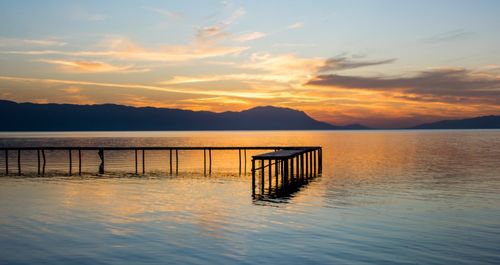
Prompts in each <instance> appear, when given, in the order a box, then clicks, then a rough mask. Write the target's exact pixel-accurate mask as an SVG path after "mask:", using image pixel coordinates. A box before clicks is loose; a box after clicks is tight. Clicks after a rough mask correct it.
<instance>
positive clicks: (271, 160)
mask: <svg viewBox="0 0 500 265" xmlns="http://www.w3.org/2000/svg"><path fill="white" fill-rule="evenodd" d="M322 160H323V149H322V148H321V147H296V148H288V149H281V150H277V151H274V152H270V153H264V154H260V155H255V156H253V157H252V196H253V197H254V198H255V197H262V196H264V195H267V196H270V197H273V196H274V197H281V196H282V195H289V194H290V193H292V192H293V191H294V190H298V189H299V188H300V187H301V186H303V185H305V184H307V183H308V182H309V180H311V179H312V178H315V177H317V176H318V175H321V173H322V171H323V168H322V165H323V162H322ZM257 163H259V165H258V166H257V165H256V164H257ZM266 171H267V178H268V180H267V185H266ZM259 173H260V174H259ZM257 174H259V175H260V190H259V189H258V188H257V185H256V182H257V176H256V175H257ZM273 179H274V183H273ZM266 186H268V187H266Z"/></svg>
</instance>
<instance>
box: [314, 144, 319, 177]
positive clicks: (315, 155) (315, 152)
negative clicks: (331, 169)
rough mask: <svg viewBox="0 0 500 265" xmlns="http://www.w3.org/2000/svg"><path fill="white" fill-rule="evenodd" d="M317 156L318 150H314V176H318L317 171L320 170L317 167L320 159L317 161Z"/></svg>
mask: <svg viewBox="0 0 500 265" xmlns="http://www.w3.org/2000/svg"><path fill="white" fill-rule="evenodd" d="M317 155H318V150H317V149H315V150H314V176H316V175H318V174H317V170H318V165H317V162H318V159H317Z"/></svg>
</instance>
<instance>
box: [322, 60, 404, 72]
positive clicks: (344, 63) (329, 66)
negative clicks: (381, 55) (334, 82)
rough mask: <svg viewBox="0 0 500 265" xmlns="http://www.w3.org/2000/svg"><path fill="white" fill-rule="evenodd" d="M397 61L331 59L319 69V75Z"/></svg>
mask: <svg viewBox="0 0 500 265" xmlns="http://www.w3.org/2000/svg"><path fill="white" fill-rule="evenodd" d="M394 61H396V59H386V60H378V61H360V60H352V59H349V58H347V57H344V56H340V57H333V58H329V59H327V60H326V61H325V64H324V65H323V66H321V67H320V68H319V69H318V72H319V73H322V74H324V73H329V72H332V71H340V70H347V69H354V68H360V67H367V66H375V65H381V64H389V63H392V62H394Z"/></svg>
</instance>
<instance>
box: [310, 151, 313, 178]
mask: <svg viewBox="0 0 500 265" xmlns="http://www.w3.org/2000/svg"><path fill="white" fill-rule="evenodd" d="M309 172H310V174H309V177H313V151H309Z"/></svg>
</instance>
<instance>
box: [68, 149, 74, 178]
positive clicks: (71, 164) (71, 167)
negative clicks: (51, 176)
mask: <svg viewBox="0 0 500 265" xmlns="http://www.w3.org/2000/svg"><path fill="white" fill-rule="evenodd" d="M68 155H69V175H70V176H71V175H72V174H73V157H72V156H71V148H70V149H69V150H68Z"/></svg>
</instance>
